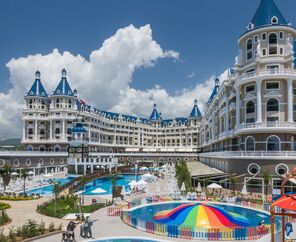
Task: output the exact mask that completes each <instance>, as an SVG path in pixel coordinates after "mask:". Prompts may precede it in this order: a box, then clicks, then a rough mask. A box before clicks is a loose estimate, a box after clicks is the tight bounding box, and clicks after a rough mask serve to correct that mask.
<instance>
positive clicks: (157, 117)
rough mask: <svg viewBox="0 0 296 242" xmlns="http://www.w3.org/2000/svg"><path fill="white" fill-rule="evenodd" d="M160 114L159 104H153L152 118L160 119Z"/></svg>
mask: <svg viewBox="0 0 296 242" xmlns="http://www.w3.org/2000/svg"><path fill="white" fill-rule="evenodd" d="M160 119H161V118H160V115H159V113H158V112H157V106H156V104H154V105H153V111H152V113H151V115H150V120H160Z"/></svg>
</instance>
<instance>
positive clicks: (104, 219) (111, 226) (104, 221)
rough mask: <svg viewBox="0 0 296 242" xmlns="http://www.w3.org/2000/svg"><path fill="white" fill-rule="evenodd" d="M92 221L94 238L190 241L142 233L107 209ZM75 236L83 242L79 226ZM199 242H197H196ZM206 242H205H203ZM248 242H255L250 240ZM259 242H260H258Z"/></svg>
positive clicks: (49, 240) (44, 241)
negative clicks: (110, 213)
mask: <svg viewBox="0 0 296 242" xmlns="http://www.w3.org/2000/svg"><path fill="white" fill-rule="evenodd" d="M91 218H92V219H99V221H97V222H95V223H94V226H93V237H94V238H103V237H117V236H127V237H128V236H130V237H145V238H150V239H152V238H154V239H160V240H166V241H180V242H185V241H186V242H188V241H189V240H184V239H178V238H165V237H163V236H158V235H155V234H149V233H146V232H142V231H140V230H137V229H134V228H132V227H130V226H128V225H126V224H124V223H123V222H122V221H121V219H120V217H110V216H107V208H102V209H100V210H98V211H96V212H94V213H93V214H92V215H91ZM75 236H76V240H77V241H83V240H84V239H83V238H81V237H80V236H79V225H78V228H76V230H75ZM60 240H61V234H58V235H54V236H51V237H47V238H43V239H40V240H36V242H52V241H60ZM195 241H197V240H195ZM202 241H203V242H206V241H205V240H202ZM248 242H255V241H252V240H249V241H248ZM256 242H259V241H256ZM260 242H270V239H269V240H268V238H266V239H265V240H260Z"/></svg>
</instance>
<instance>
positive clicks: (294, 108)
mask: <svg viewBox="0 0 296 242" xmlns="http://www.w3.org/2000/svg"><path fill="white" fill-rule="evenodd" d="M293 111H294V112H296V104H293Z"/></svg>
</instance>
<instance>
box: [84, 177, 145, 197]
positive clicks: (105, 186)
mask: <svg viewBox="0 0 296 242" xmlns="http://www.w3.org/2000/svg"><path fill="white" fill-rule="evenodd" d="M132 180H137V181H139V180H141V176H137V179H136V177H135V175H118V176H117V181H116V186H125V190H126V191H127V192H128V191H130V187H129V185H128V184H129V183H130V182H131V181H132ZM111 193H112V182H111V177H104V178H98V179H96V180H95V181H92V182H90V183H88V184H86V186H85V192H84V194H85V195H108V194H111Z"/></svg>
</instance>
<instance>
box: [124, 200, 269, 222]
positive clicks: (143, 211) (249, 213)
mask: <svg viewBox="0 0 296 242" xmlns="http://www.w3.org/2000/svg"><path fill="white" fill-rule="evenodd" d="M182 204H185V203H166V204H156V205H148V206H145V207H141V208H137V209H135V210H133V211H131V212H129V215H130V216H131V217H136V218H137V219H138V220H142V221H148V222H153V223H155V222H156V223H157V221H155V220H154V219H153V216H154V214H155V213H157V212H160V211H163V210H171V209H174V208H176V207H178V206H180V205H182ZM215 206H216V207H220V208H223V209H224V210H226V211H227V212H233V213H237V214H240V215H242V216H244V217H246V218H248V219H249V221H250V226H252V227H253V226H258V224H259V223H260V222H262V220H264V222H265V224H270V216H269V215H267V214H266V213H263V212H259V211H256V210H252V209H248V208H242V207H236V206H231V205H224V204H215ZM170 225H173V226H178V224H174V221H171V222H170Z"/></svg>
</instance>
